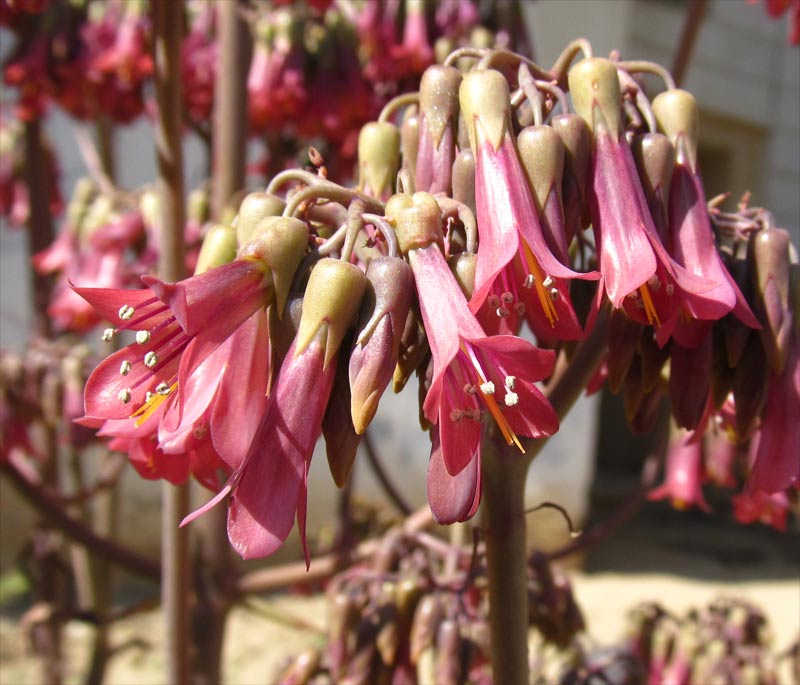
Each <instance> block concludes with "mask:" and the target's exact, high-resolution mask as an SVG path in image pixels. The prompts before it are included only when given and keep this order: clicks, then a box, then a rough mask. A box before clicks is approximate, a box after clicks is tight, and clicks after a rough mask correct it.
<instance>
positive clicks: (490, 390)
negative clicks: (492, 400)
mask: <svg viewBox="0 0 800 685" xmlns="http://www.w3.org/2000/svg"><path fill="white" fill-rule="evenodd" d="M481 392H482V393H483V394H484V395H494V383H492V381H486V382H485V383H481Z"/></svg>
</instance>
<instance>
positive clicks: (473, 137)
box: [459, 69, 511, 152]
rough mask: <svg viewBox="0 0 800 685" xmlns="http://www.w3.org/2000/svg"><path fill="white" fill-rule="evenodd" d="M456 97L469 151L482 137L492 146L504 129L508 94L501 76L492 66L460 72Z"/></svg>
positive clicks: (495, 145)
mask: <svg viewBox="0 0 800 685" xmlns="http://www.w3.org/2000/svg"><path fill="white" fill-rule="evenodd" d="M459 101H460V103H461V111H462V113H463V116H464V121H465V122H466V125H467V132H468V133H469V143H470V147H472V151H473V152H476V150H477V146H478V145H479V144H480V143H481V142H484V141H487V142H489V143H490V144H491V145H492V147H493V148H494V149H495V150H496V149H497V148H499V147H500V143H501V142H503V136H504V135H505V133H506V131H507V130H508V126H507V122H508V116H509V112H510V110H511V96H510V94H509V91H508V82H507V81H506V79H505V77H504V76H503V75H502V74H501V73H500V72H499V71H496V70H494V69H486V70H485V71H471V72H470V73H468V74H465V75H464V78H463V80H462V81H461V87H460V88H459Z"/></svg>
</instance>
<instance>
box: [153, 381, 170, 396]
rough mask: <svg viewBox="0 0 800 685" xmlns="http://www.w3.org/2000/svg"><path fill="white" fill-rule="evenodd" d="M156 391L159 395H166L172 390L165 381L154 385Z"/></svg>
mask: <svg viewBox="0 0 800 685" xmlns="http://www.w3.org/2000/svg"><path fill="white" fill-rule="evenodd" d="M156 392H157V393H158V394H159V395H164V396H165V397H166V396H167V395H169V394H170V393H171V392H172V390H171V389H170V387H169V386H168V385H167V384H166V383H159V384H158V385H157V386H156Z"/></svg>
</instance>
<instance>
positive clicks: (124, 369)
mask: <svg viewBox="0 0 800 685" xmlns="http://www.w3.org/2000/svg"><path fill="white" fill-rule="evenodd" d="M130 371H131V363H130V362H129V361H128V360H127V359H125V360H123V362H122V364H120V365H119V375H120V376H127V375H128V374H129V373H130Z"/></svg>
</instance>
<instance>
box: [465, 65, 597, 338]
mask: <svg viewBox="0 0 800 685" xmlns="http://www.w3.org/2000/svg"><path fill="white" fill-rule="evenodd" d="M460 92H461V96H460V99H461V109H462V112H463V114H464V117H465V119H466V121H467V128H468V131H469V135H470V145H471V146H472V151H473V154H474V156H475V163H476V169H475V204H476V209H477V220H478V233H479V236H480V241H479V247H478V262H477V268H476V274H475V290H474V293H473V295H472V299H471V300H470V309H471V310H472V311H473V312H477V311H479V310H480V308H481V307H482V306H483V305H484V302H486V301H487V299H488V298H489V296H490V294H492V291H493V290H494V291H495V293H494V294H495V295H496V294H497V293H496V291H497V290H498V289H502V290H501V292H500V296H499V299H500V301H501V302H505V304H506V305H508V306H507V307H506V309H507V310H509V311H516V313H517V314H518V315H520V314H524V316H525V318H526V319H527V321H528V323H529V324H530V326H531V328H532V329H533V331H534V333H536V334H537V335H541V336H542V337H544V338H545V339H551V338H556V339H561V340H576V339H579V338H580V337H582V335H583V332H582V330H581V325H580V322H579V321H578V318H577V316H576V314H575V310H574V308H573V306H572V301H571V299H570V294H569V281H570V280H571V279H573V278H581V279H589V280H595V279H597V278H598V275H597V274H594V273H592V274H580V273H577V272H575V271H573V270H572V269H570V268H569V267H567V266H564V264H562V263H561V262H560V261H559V260H558V259H557V258H556V257H555V256H554V255H553V253H552V250H551V249H550V247H549V246H548V244H547V242H546V240H545V237H544V234H543V233H542V230H541V226H540V224H539V220H538V218H537V212H536V206H535V204H534V201H533V196H532V194H531V189H530V187H529V185H528V179H527V177H526V175H525V171H524V169H523V168H522V165H521V164H520V161H519V157H518V155H517V150H516V146H515V143H514V139H513V137H512V135H511V128H510V123H509V112H510V99H509V98H510V96H509V92H508V83H507V82H506V79H505V78H504V77H503V76H502V74H500V72H497V71H494V70H491V69H490V70H486V71H481V72H471V73H469V74H467V75H466V76H465V77H464V79H463V81H462V84H461V91H460ZM506 293H508V295H506ZM515 303H519V304H521V305H522V306H521V307H518V306H517V304H515ZM492 304H494V302H492ZM495 313H496V315H497V316H498V317H500V318H504V316H507V314H505V312H504V311H503V310H500V309H499V307H495ZM484 322H485V319H484Z"/></svg>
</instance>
